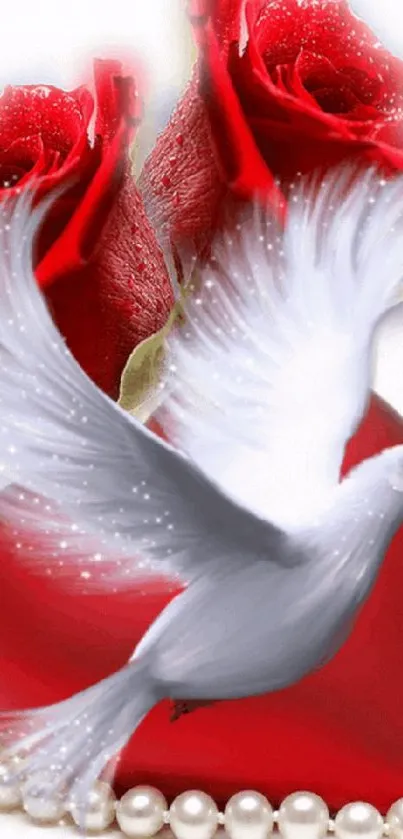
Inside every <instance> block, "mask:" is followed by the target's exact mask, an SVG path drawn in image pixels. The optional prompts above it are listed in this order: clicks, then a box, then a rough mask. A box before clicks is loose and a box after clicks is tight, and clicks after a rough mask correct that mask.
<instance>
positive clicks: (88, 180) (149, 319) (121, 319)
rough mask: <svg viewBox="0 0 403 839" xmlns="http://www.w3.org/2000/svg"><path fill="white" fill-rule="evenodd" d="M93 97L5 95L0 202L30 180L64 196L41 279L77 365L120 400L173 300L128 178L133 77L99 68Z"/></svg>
mask: <svg viewBox="0 0 403 839" xmlns="http://www.w3.org/2000/svg"><path fill="white" fill-rule="evenodd" d="M95 89H96V98H95V101H94V97H93V95H92V94H91V92H90V90H89V89H88V88H87V87H79V88H77V89H76V90H73V91H71V92H69V93H67V92H65V91H63V90H58V89H57V88H55V87H50V86H45V85H36V86H33V85H29V86H24V87H8V88H6V90H5V92H4V93H3V95H2V96H1V97H0V185H1V189H0V199H1V198H2V197H3V196H7V195H9V194H12V193H13V192H14V191H15V188H16V187H23V186H25V185H26V184H27V183H28V182H29V180H30V179H31V178H32V177H34V178H35V180H34V184H35V187H36V189H37V190H38V197H43V196H44V195H46V194H48V193H51V191H52V190H53V189H54V188H55V187H58V188H62V189H63V192H62V195H61V197H59V198H58V200H57V201H56V202H55V203H54V205H53V206H52V208H51V211H50V213H49V214H48V216H47V219H46V224H45V228H44V230H43V231H42V234H41V237H40V242H39V251H38V254H37V277H38V281H39V282H40V284H41V285H42V286H43V288H44V289H45V291H46V295H47V298H48V302H49V304H50V306H51V309H52V313H53V315H54V318H55V320H56V322H57V324H58V326H59V328H60V329H61V331H62V332H63V334H64V336H65V337H66V339H67V342H68V344H69V346H70V347H71V349H72V351H73V352H74V354H75V355H76V357H77V358H78V360H79V361H80V363H81V364H82V365H83V367H84V368H85V369H86V371H87V372H88V373H89V375H90V376H91V377H92V378H93V379H94V380H95V381H96V382H97V384H98V385H99V386H100V387H102V388H103V389H104V390H106V391H107V392H108V393H110V394H111V395H116V394H117V391H118V385H119V380H120V374H121V372H122V368H123V366H124V364H125V362H126V360H127V357H128V355H129V353H130V352H131V351H132V349H133V347H134V346H135V345H136V344H137V343H138V342H139V341H141V340H142V339H143V338H146V337H147V336H148V335H149V334H150V333H152V332H154V331H155V330H156V329H158V328H159V327H161V326H162V325H163V324H164V322H165V320H166V317H167V314H168V312H169V310H170V307H171V305H172V295H171V287H170V283H169V279H168V275H167V272H166V268H165V264H164V260H163V257H162V255H161V253H160V250H159V248H158V246H157V243H156V240H155V237H154V235H153V233H152V230H151V228H150V225H149V224H148V222H147V219H146V217H145V213H144V210H143V206H142V201H141V198H140V196H139V194H138V192H137V190H136V187H135V184H134V180H133V178H132V177H131V173H130V166H131V164H130V159H129V149H130V144H131V142H132V140H133V136H134V128H135V125H136V122H137V119H138V106H137V93H136V90H135V88H134V82H133V79H132V78H130V76H124V75H123V74H122V67H121V65H120V63H119V62H114V61H97V62H95ZM94 108H95V129H94V140H93V141H91V138H90V135H89V124H90V120H91V117H92V115H93V111H94Z"/></svg>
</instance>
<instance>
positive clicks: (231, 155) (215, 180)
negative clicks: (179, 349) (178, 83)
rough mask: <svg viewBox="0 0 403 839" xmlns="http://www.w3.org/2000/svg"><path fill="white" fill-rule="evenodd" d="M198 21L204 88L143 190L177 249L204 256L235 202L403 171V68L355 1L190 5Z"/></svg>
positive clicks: (179, 114)
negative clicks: (354, 170)
mask: <svg viewBox="0 0 403 839" xmlns="http://www.w3.org/2000/svg"><path fill="white" fill-rule="evenodd" d="M189 10H190V14H191V18H192V20H193V24H194V30H195V34H196V38H197V42H198V44H199V47H200V60H199V67H198V72H197V78H195V79H194V81H193V82H192V84H191V85H190V87H189V90H188V92H187V94H186V96H185V97H184V100H183V101H182V102H181V103H180V105H179V107H178V108H177V110H176V112H175V114H174V115H173V117H172V120H171V123H170V126H169V129H168V130H167V131H166V132H164V134H163V135H162V137H161V138H160V139H159V141H158V142H157V145H156V147H155V150H154V152H153V154H152V155H151V157H150V159H149V161H148V164H147V166H146V167H145V171H144V174H143V177H142V181H141V186H142V190H143V193H144V195H145V198H146V202H147V206H148V207H149V208H150V212H151V214H152V217H153V219H154V222H155V224H156V226H158V228H162V229H163V228H164V227H165V230H166V232H167V233H168V232H169V237H170V238H171V239H173V240H174V241H175V242H177V243H178V244H180V243H181V242H183V241H184V240H185V241H186V240H187V239H188V238H189V237H191V238H192V240H193V241H194V242H195V243H196V244H197V245H198V246H199V247H200V246H203V245H204V244H205V243H206V236H207V241H208V239H209V236H210V234H211V231H212V229H214V227H215V225H216V222H217V218H218V216H219V212H220V207H221V204H222V199H223V195H225V193H226V192H227V191H228V190H230V191H231V192H232V193H233V194H234V195H236V196H238V197H241V198H245V197H246V198H248V197H250V196H251V195H253V194H254V193H255V192H256V191H257V190H261V189H262V187H263V188H265V189H266V191H268V192H270V191H271V190H275V184H274V179H275V178H277V177H280V178H281V179H282V181H283V182H284V181H286V182H287V181H290V180H292V179H293V178H294V177H295V175H296V173H297V172H307V171H310V170H311V169H312V168H314V167H317V166H329V165H332V164H335V163H337V162H339V161H342V160H345V159H346V158H348V157H352V156H354V157H355V158H357V157H359V158H360V159H362V160H366V161H376V162H377V163H379V164H380V165H382V166H383V167H385V168H386V169H387V170H389V171H390V170H392V169H395V170H396V169H398V170H400V169H402V168H403V117H402V113H403V112H402V110H401V108H402V105H403V62H401V61H399V60H398V59H396V58H394V57H393V56H392V55H390V53H388V52H387V51H386V50H385V49H382V48H381V47H380V45H379V43H378V42H377V39H376V38H375V36H374V35H373V34H372V32H371V31H370V30H369V29H368V28H367V27H366V26H365V25H364V23H363V22H361V21H360V20H359V19H358V18H356V17H355V16H354V15H353V14H352V13H351V11H350V10H349V7H348V4H347V2H346V0H321V2H320V3H315V2H312V1H311V0H304V2H302V3H300V2H298V0H266V2H265V0H246V3H245V2H244V0H190V2H189ZM199 88H200V90H201V95H200V94H199Z"/></svg>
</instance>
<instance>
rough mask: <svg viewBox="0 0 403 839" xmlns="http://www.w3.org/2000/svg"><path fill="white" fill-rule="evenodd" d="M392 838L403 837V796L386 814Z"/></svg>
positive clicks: (399, 838) (402, 838) (400, 838)
mask: <svg viewBox="0 0 403 839" xmlns="http://www.w3.org/2000/svg"><path fill="white" fill-rule="evenodd" d="M386 824H387V825H388V827H389V836H390V838H391V839H403V798H399V800H398V801H395V803H394V804H392V806H391V808H390V809H389V810H388V814H387V816H386Z"/></svg>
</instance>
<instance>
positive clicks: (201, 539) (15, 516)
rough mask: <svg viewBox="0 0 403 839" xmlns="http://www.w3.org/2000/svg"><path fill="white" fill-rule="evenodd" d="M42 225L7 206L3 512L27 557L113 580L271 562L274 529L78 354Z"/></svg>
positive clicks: (2, 248) (0, 335)
mask: <svg viewBox="0 0 403 839" xmlns="http://www.w3.org/2000/svg"><path fill="white" fill-rule="evenodd" d="M37 224H38V218H37V217H35V214H34V216H33V217H32V218H30V219H29V220H28V221H27V215H26V207H25V208H24V206H23V205H21V204H20V205H18V204H17V207H16V210H15V212H14V213H13V214H12V213H11V209H10V206H6V207H5V208H3V209H2V214H1V216H0V472H1V477H2V479H3V483H8V486H7V488H6V489H5V490H4V491H3V492H2V493H1V495H0V515H1V516H2V517H3V518H5V519H6V520H7V521H8V522H9V523H11V526H12V527H13V532H14V536H15V544H16V549H17V550H19V552H20V556H21V558H22V559H23V560H25V561H30V560H34V559H36V560H37V561H39V560H40V561H42V563H45V564H46V566H47V567H48V568H49V569H50V571H51V573H52V572H53V571H52V569H53V570H55V569H57V568H58V569H59V571H60V572H62V569H63V568H64V569H65V570H68V569H69V568H70V567H71V565H73V566H74V568H76V567H77V569H78V570H79V574H78V577H80V578H81V579H82V580H83V581H85V580H88V579H89V578H90V577H91V576H93V577H94V580H97V581H99V580H101V581H102V580H103V581H104V582H105V581H108V583H112V582H113V583H114V584H115V585H119V583H123V584H125V585H126V584H127V583H128V582H130V580H133V579H139V578H140V577H142V576H146V575H147V574H148V573H158V574H161V572H162V573H167V574H168V575H175V574H178V573H179V574H180V575H181V576H182V577H184V578H185V579H188V578H191V577H192V575H193V574H197V573H200V572H201V570H202V568H203V565H205V563H208V562H216V561H217V560H220V561H223V562H225V560H226V559H228V561H236V557H240V559H241V560H242V562H245V561H247V557H248V555H251V556H254V557H255V558H268V555H269V554H270V552H271V553H272V556H273V558H274V559H275V558H276V557H277V556H279V555H280V546H281V544H282V542H283V533H282V532H281V531H280V530H279V529H277V528H276V527H274V526H273V525H271V524H270V523H269V522H265V521H263V520H258V519H257V518H256V517H255V516H254V515H251V514H250V513H249V512H248V511H247V510H245V509H242V508H240V507H239V506H238V504H237V503H236V502H233V501H232V500H231V499H230V498H229V497H227V496H226V495H225V494H224V493H223V492H222V490H221V489H220V488H218V487H217V486H215V485H214V483H212V482H211V481H210V480H209V478H208V477H207V476H206V475H205V474H203V472H202V471H201V470H200V469H199V468H198V467H197V466H195V465H194V464H192V463H191V462H190V460H188V459H187V458H186V457H184V456H183V455H181V454H180V453H179V452H177V451H175V450H174V449H173V448H171V446H169V445H168V444H166V443H165V442H163V441H162V440H161V439H159V438H158V437H156V436H155V435H154V434H153V433H152V432H150V431H149V430H147V429H146V428H145V427H143V426H142V425H141V424H140V423H138V422H137V421H136V420H134V419H133V418H131V417H130V416H129V415H128V414H127V413H125V412H124V411H123V410H122V409H120V408H119V406H118V405H116V404H115V403H114V402H112V401H111V400H110V399H109V398H108V397H107V396H106V395H105V394H103V393H102V392H101V391H100V390H99V389H98V388H97V387H96V386H95V385H94V383H93V382H91V380H90V379H89V378H88V377H87V376H86V374H85V373H84V372H83V371H82V370H81V368H80V367H79V365H78V364H77V363H76V361H75V360H74V359H73V357H72V355H71V353H70V352H69V350H68V349H67V347H66V345H65V343H64V341H63V339H62V337H61V335H60V334H59V332H58V330H57V328H56V327H55V325H54V324H53V322H52V319H51V317H50V315H49V312H48V309H47V307H46V304H45V301H44V298H43V296H42V295H41V293H40V291H39V289H38V288H37V285H36V282H35V279H34V276H33V273H32V268H31V259H32V237H33V235H34V232H35V230H36V227H37ZM133 556H137V557H138V560H137V561H135V560H134V559H133Z"/></svg>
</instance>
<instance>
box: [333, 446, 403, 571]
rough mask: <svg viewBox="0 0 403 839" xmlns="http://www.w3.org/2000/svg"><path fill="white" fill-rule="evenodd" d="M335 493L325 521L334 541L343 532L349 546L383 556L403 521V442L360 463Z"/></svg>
mask: <svg viewBox="0 0 403 839" xmlns="http://www.w3.org/2000/svg"><path fill="white" fill-rule="evenodd" d="M337 495H338V497H337V500H336V501H335V503H333V509H332V510H331V511H330V508H329V513H328V516H329V517H328V520H327V523H328V525H329V531H328V532H329V535H331V534H332V539H333V541H334V538H335V535H336V534H337V533H339V534H342V535H341V538H342V541H343V543H345V542H346V541H347V542H348V543H349V546H350V549H358V548H359V549H360V552H361V551H364V552H369V553H371V550H370V549H372V552H373V553H374V556H375V555H377V556H378V558H379V559H382V556H383V553H384V551H385V550H386V549H387V547H388V545H389V542H390V540H391V539H392V538H393V536H394V534H395V532H396V531H397V529H398V528H399V527H400V525H401V524H402V523H403V445H399V446H393V447H392V448H390V449H385V450H384V451H383V452H381V454H378V455H376V456H375V457H371V458H368V459H367V460H365V461H363V462H362V463H360V464H359V466H357V467H355V468H354V469H353V470H352V471H351V472H350V473H349V475H348V476H347V477H346V478H345V479H344V480H343V481H342V483H341V484H340V485H339V488H338V491H337ZM325 527H326V525H325ZM337 538H338V537H337ZM353 543H354V544H353ZM353 552H354V550H353Z"/></svg>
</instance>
